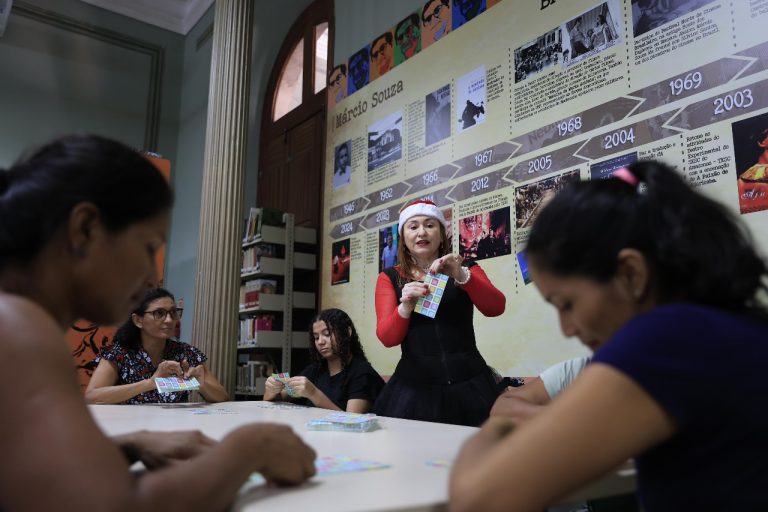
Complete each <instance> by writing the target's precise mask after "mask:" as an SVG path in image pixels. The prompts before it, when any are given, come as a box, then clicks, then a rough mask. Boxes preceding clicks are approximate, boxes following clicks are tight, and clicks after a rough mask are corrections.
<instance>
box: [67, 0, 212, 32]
mask: <svg viewBox="0 0 768 512" xmlns="http://www.w3.org/2000/svg"><path fill="white" fill-rule="evenodd" d="M82 1H83V2H85V3H87V4H91V5H95V6H97V7H101V8H102V9H106V10H108V11H112V12H116V13H118V14H122V15H123V16H128V17H129V18H134V19H137V20H139V21H143V22H144V23H149V24H150V25H155V26H157V27H160V28H164V29H166V30H170V31H172V32H176V33H177V34H181V35H187V32H189V31H190V30H191V29H192V27H194V26H195V24H196V23H197V22H198V21H199V20H200V18H202V16H203V14H205V12H206V11H207V10H208V8H209V7H210V6H211V5H212V4H213V2H214V0H82Z"/></svg>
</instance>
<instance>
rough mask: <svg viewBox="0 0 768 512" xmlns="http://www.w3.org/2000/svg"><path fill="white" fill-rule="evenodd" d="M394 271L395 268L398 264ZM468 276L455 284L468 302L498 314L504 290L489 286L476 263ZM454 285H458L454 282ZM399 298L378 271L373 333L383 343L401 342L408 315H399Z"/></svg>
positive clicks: (408, 319) (489, 313) (483, 310)
mask: <svg viewBox="0 0 768 512" xmlns="http://www.w3.org/2000/svg"><path fill="white" fill-rule="evenodd" d="M397 268H398V271H399V267H397ZM471 272H472V277H471V278H470V280H469V282H468V283H467V284H465V285H461V286H459V288H461V289H462V290H464V291H465V292H466V293H467V294H469V298H470V300H471V301H472V303H473V304H474V305H475V307H477V309H478V310H479V311H480V312H481V313H482V314H483V315H485V316H499V315H500V314H502V313H503V312H504V308H505V306H506V303H507V299H506V297H504V294H503V293H501V291H499V289H498V288H496V287H495V286H493V284H492V283H491V281H490V279H488V276H487V275H486V274H485V272H484V271H483V269H482V268H480V266H479V265H474V266H473V267H471ZM457 286H458V285H457ZM399 305H400V301H399V300H398V298H397V291H396V290H395V287H394V286H393V285H392V281H390V279H389V277H387V275H386V274H385V273H384V272H382V273H380V274H379V278H378V280H377V281H376V336H378V338H379V340H381V343H383V344H384V346H385V347H394V346H395V345H399V344H400V343H402V341H403V339H405V335H406V333H407V332H408V324H409V323H410V318H403V317H401V316H400V313H398V312H397V307H398V306H399Z"/></svg>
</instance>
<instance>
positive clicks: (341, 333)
mask: <svg viewBox="0 0 768 512" xmlns="http://www.w3.org/2000/svg"><path fill="white" fill-rule="evenodd" d="M309 336H310V344H309V354H310V358H311V360H312V363H310V365H309V366H307V367H306V368H304V370H303V371H302V372H301V374H299V375H297V376H294V377H291V378H290V379H288V381H287V382H284V381H281V380H278V379H276V378H275V377H269V378H268V379H267V382H266V386H265V392H264V400H269V401H275V400H291V399H293V400H294V401H295V402H296V403H300V404H303V405H311V406H315V407H321V408H324V409H332V410H336V411H348V412H357V413H364V412H368V411H369V410H370V409H371V406H372V405H373V403H374V402H375V401H376V397H377V396H378V395H379V392H380V391H381V389H382V388H383V387H384V380H383V379H382V378H381V376H380V375H379V374H378V373H376V370H374V369H373V367H372V366H371V364H370V363H369V362H368V358H367V357H365V351H364V350H363V346H362V344H361V343H360V337H359V336H358V335H357V330H356V329H355V326H354V324H353V323H352V319H351V318H349V315H347V314H346V313H345V312H344V311H342V310H340V309H325V310H323V311H321V312H320V313H318V314H317V316H315V318H314V319H313V320H312V330H311V331H310V333H309Z"/></svg>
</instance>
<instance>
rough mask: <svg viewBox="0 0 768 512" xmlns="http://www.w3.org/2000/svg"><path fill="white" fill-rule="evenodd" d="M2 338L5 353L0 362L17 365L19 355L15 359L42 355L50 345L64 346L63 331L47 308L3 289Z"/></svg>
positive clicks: (0, 301) (0, 306)
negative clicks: (4, 291)
mask: <svg viewBox="0 0 768 512" xmlns="http://www.w3.org/2000/svg"><path fill="white" fill-rule="evenodd" d="M0 339H2V340H3V349H4V351H5V354H6V357H3V358H0V365H4V364H8V363H10V364H11V365H15V366H18V363H19V361H18V359H17V360H16V361H15V362H14V361H13V360H12V359H16V358H19V357H21V358H24V357H27V356H30V357H40V356H42V355H43V354H45V353H46V352H47V350H48V349H50V348H54V351H55V352H60V351H61V350H65V347H64V341H63V333H62V332H61V329H60V328H59V326H58V325H57V324H56V322H55V320H54V319H53V317H52V316H51V315H50V314H49V313H48V312H47V311H45V310H44V309H43V308H42V307H40V306H39V305H38V304H36V303H35V302H33V301H31V300H29V299H26V298H24V297H19V296H17V295H11V294H7V293H2V292H0ZM56 349H58V350H56Z"/></svg>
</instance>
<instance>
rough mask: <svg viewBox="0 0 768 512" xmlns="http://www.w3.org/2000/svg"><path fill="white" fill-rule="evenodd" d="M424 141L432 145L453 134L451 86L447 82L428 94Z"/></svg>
mask: <svg viewBox="0 0 768 512" xmlns="http://www.w3.org/2000/svg"><path fill="white" fill-rule="evenodd" d="M425 110H426V116H425V118H424V123H425V125H426V126H425V128H426V130H425V133H424V142H425V145H426V146H431V145H432V144H434V143H435V142H440V141H441V140H443V139H447V138H448V137H450V136H451V86H450V84H446V85H444V86H442V87H441V88H439V89H438V90H436V91H433V92H431V93H429V94H427V97H426V106H425Z"/></svg>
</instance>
